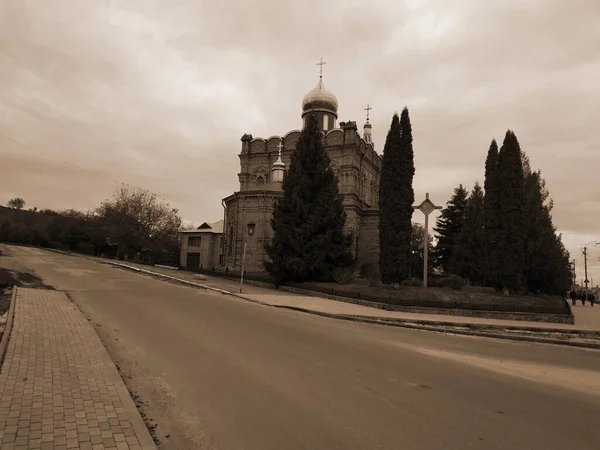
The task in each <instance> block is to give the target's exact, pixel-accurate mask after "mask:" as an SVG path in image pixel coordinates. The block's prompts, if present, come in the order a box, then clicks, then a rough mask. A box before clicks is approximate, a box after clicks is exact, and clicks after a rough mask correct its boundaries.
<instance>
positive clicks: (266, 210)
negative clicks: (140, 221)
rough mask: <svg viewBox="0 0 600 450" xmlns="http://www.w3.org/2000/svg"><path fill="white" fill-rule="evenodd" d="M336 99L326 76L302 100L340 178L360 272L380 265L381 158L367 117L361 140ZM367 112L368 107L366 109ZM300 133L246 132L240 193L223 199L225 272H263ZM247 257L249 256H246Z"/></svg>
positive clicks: (304, 110) (222, 258) (298, 131)
mask: <svg viewBox="0 0 600 450" xmlns="http://www.w3.org/2000/svg"><path fill="white" fill-rule="evenodd" d="M337 111H338V101H337V98H336V97H335V96H334V95H333V94H332V93H331V92H329V91H328V90H327V89H325V86H324V85H323V79H322V76H321V77H320V79H319V83H318V84H317V86H316V87H315V88H314V89H312V90H311V91H310V92H308V93H307V94H306V95H305V97H304V99H303V101H302V115H301V118H302V125H304V124H305V123H306V120H307V119H308V117H309V115H310V114H314V115H315V116H316V117H317V120H318V123H319V127H320V129H321V131H322V133H323V142H324V146H325V150H326V152H327V154H328V156H329V159H330V160H331V165H332V168H333V170H334V172H335V174H336V176H337V178H338V183H339V190H340V193H341V194H342V196H343V204H344V209H345V212H346V225H345V228H346V231H347V232H351V233H352V234H353V236H354V242H353V253H354V255H355V258H356V269H357V270H358V269H359V268H360V267H361V266H362V265H363V264H368V263H371V264H373V265H374V266H375V267H378V264H379V210H378V206H379V198H378V196H379V180H380V173H381V162H382V158H381V156H380V155H378V154H377V153H376V151H375V149H374V144H373V142H372V139H371V124H370V123H369V119H368V115H367V122H366V123H365V125H364V127H363V133H362V136H361V134H359V132H358V128H357V126H356V122H352V121H349V122H340V123H339V124H338V123H337V119H338V114H337ZM367 113H368V108H367ZM300 133H301V131H300V130H291V131H288V132H287V133H286V134H284V135H283V136H271V137H269V138H268V139H264V138H262V137H253V136H252V135H251V134H244V135H243V136H242V138H241V141H242V146H241V151H240V153H239V158H240V171H239V173H238V178H239V190H238V191H236V192H234V193H233V194H232V195H230V196H228V197H226V198H225V199H223V200H222V204H223V207H224V212H223V239H222V248H221V251H220V253H221V257H220V262H221V269H222V270H226V269H227V270H228V271H231V272H240V270H241V266H242V261H244V267H245V268H246V271H247V272H264V268H263V262H264V261H265V260H267V259H268V256H267V253H266V251H265V248H264V247H265V244H266V243H268V242H270V240H271V238H272V234H273V231H272V229H271V224H270V221H271V217H272V214H273V209H274V204H275V202H277V201H278V200H279V199H280V198H281V197H282V196H283V190H282V181H283V177H284V176H285V169H286V167H288V166H289V164H290V160H291V155H292V153H293V152H294V150H295V148H296V143H297V142H298V139H299V137H300ZM244 255H245V257H244Z"/></svg>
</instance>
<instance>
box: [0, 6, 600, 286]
mask: <svg viewBox="0 0 600 450" xmlns="http://www.w3.org/2000/svg"><path fill="white" fill-rule="evenodd" d="M43 5H44V7H41V2H40V1H39V0H37V1H36V0H1V1H0V203H5V202H6V201H8V200H9V199H10V198H12V197H15V196H20V197H23V198H24V199H25V200H26V202H27V205H28V207H33V206H36V207H38V208H52V209H67V208H77V209H85V210H87V209H89V208H93V207H95V206H97V205H98V204H99V203H100V202H101V201H102V200H103V199H105V198H107V197H109V196H110V195H111V194H112V192H113V191H114V190H115V188H116V187H117V186H118V184H119V183H121V182H125V183H128V184H131V185H133V186H137V187H141V188H145V189H149V190H151V191H153V192H156V193H157V194H159V195H161V196H162V197H164V198H165V199H167V200H168V201H169V202H170V203H171V204H172V205H173V206H174V207H176V208H178V209H179V211H180V213H181V215H182V217H183V218H184V220H186V221H192V222H194V223H196V224H199V223H202V222H204V221H208V222H212V221H215V220H219V219H220V218H221V217H222V206H221V199H222V198H224V197H226V196H228V195H229V194H231V193H232V192H233V191H234V190H236V189H238V188H239V182H238V179H237V173H238V172H239V158H238V154H239V152H240V149H241V142H240V138H241V136H242V135H243V134H244V133H251V134H252V135H253V136H255V137H257V136H262V137H265V138H266V137H270V136H272V135H280V136H282V135H284V134H285V133H286V132H288V131H290V130H292V129H299V128H300V127H301V118H300V113H301V101H302V98H303V96H304V94H305V93H306V92H308V91H309V90H310V89H312V88H313V87H314V86H315V85H316V84H317V81H318V70H319V68H318V66H317V65H316V63H317V62H319V60H320V58H321V57H322V58H323V59H324V60H325V61H326V62H327V64H326V65H325V66H324V72H323V79H324V83H325V86H326V87H327V88H328V89H329V90H331V91H332V92H333V93H334V94H335V95H336V96H337V98H338V100H339V111H338V112H339V121H348V120H354V121H356V122H357V125H358V126H359V129H362V125H363V123H364V121H365V111H364V108H365V107H366V105H367V104H369V105H370V106H371V107H372V108H373V109H372V110H371V123H372V124H373V140H374V141H375V146H376V150H377V151H378V152H379V153H381V152H382V151H383V145H384V141H385V136H386V134H387V131H388V129H389V125H390V123H391V118H392V115H393V114H394V112H396V111H398V112H399V111H400V110H401V109H402V108H403V107H404V106H407V107H408V108H409V111H410V115H411V121H412V126H413V134H414V142H413V145H414V151H415V166H416V174H415V181H414V189H415V195H416V198H417V199H421V198H424V196H425V193H426V192H429V193H430V196H431V199H432V200H433V201H434V202H435V203H437V204H442V205H443V204H445V202H446V201H447V200H448V198H449V197H450V195H451V194H452V191H453V189H454V187H456V186H457V185H458V184H460V183H463V184H464V185H465V186H467V187H468V188H471V187H472V185H473V183H475V182H476V181H479V182H480V183H483V167H484V161H485V156H486V152H487V150H488V147H489V144H490V141H491V140H492V139H493V138H495V139H497V140H498V141H499V143H501V141H502V139H503V137H504V134H505V132H506V130H507V129H512V130H513V131H514V132H515V133H516V134H517V137H518V138H519V141H520V143H521V147H522V149H523V150H524V151H525V152H526V153H527V155H529V157H530V159H531V164H532V166H533V168H534V169H540V170H541V171H542V176H543V177H544V178H545V180H546V182H547V187H548V189H549V191H550V194H551V196H552V198H553V199H554V205H555V206H554V211H553V218H554V223H555V225H556V226H557V227H558V229H559V230H560V231H561V232H562V233H563V239H564V242H565V244H566V246H567V248H568V249H569V250H570V252H571V256H572V257H573V258H575V259H576V265H577V269H578V270H577V272H578V276H579V277H582V276H583V271H582V269H583V257H582V254H581V253H582V252H581V248H582V247H583V246H584V245H585V244H587V243H588V242H590V241H594V240H598V241H600V222H599V220H600V179H599V178H598V166H599V163H600V146H599V144H598V138H597V136H598V134H597V131H596V130H595V126H596V125H597V124H598V123H599V121H600V75H599V74H600V27H598V22H599V21H600V2H598V1H597V0H570V1H564V0H486V1H481V0H455V1H453V2H447V1H445V0H404V1H402V0H395V1H392V0H369V1H368V2H367V1H364V0H344V1H328V2H324V1H322V0H320V1H314V0H302V1H297V0H286V1H279V0H271V1H264V0H263V1H260V0H256V1H250V0H248V1H244V0H228V1H227V2H214V1H204V0H186V1H184V2H174V1H173V2H167V1H166V0H102V1H101V0H44V2H43ZM415 219H418V220H421V218H420V217H418V216H415ZM589 255H590V257H589V277H590V278H594V284H600V261H599V259H600V245H599V246H598V247H593V246H590V251H589Z"/></svg>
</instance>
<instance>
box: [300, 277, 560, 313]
mask: <svg viewBox="0 0 600 450" xmlns="http://www.w3.org/2000/svg"><path fill="white" fill-rule="evenodd" d="M288 285H289V286H290V287H294V288H298V289H306V290H309V291H314V292H319V293H322V294H326V295H335V296H340V297H348V298H353V299H357V300H366V301H370V302H375V303H383V304H387V305H395V306H405V307H414V308H440V309H462V310H471V311H490V312H493V311H495V312H507V313H538V314H566V315H568V314H569V306H568V305H567V303H566V301H564V302H563V304H559V305H556V306H548V305H536V304H535V303H534V302H533V301H524V302H521V303H516V302H510V300H509V299H506V301H504V300H495V299H493V298H490V299H486V300H484V301H478V302H461V301H444V300H439V299H435V298H431V299H427V298H424V299H414V298H405V297H403V294H402V292H394V291H391V290H390V291H389V294H387V295H382V294H377V293H374V292H372V291H370V290H369V288H368V287H362V286H361V287H360V288H359V289H345V288H344V286H339V287H338V286H335V287H334V286H324V285H320V284H312V283H288Z"/></svg>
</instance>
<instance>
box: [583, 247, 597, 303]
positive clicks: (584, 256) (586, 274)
mask: <svg viewBox="0 0 600 450" xmlns="http://www.w3.org/2000/svg"><path fill="white" fill-rule="evenodd" d="M598 244H600V242H598V241H590V242H588V243H587V244H585V245H584V246H583V267H584V272H585V274H584V276H585V279H584V280H583V283H584V284H585V301H586V302H587V301H588V283H589V282H590V280H588V273H587V256H588V251H587V248H588V247H589V246H590V245H593V246H596V245H598Z"/></svg>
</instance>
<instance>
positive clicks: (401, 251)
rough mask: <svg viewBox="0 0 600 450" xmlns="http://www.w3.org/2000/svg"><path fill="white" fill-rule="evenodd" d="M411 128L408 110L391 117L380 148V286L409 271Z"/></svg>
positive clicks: (411, 202)
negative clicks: (383, 145) (381, 283)
mask: <svg viewBox="0 0 600 450" xmlns="http://www.w3.org/2000/svg"><path fill="white" fill-rule="evenodd" d="M414 174H415V166H414V153H413V148H412V128H411V124H410V118H409V115H408V109H407V108H404V109H403V110H402V115H401V118H398V114H394V117H393V118H392V124H391V126H390V130H389V131H388V135H387V138H386V141H385V147H384V149H383V161H382V168H381V181H380V183H379V221H380V222H379V244H380V256H379V267H380V271H381V281H382V282H383V283H386V284H389V283H400V282H401V281H402V280H405V279H407V278H409V276H410V272H411V262H412V257H411V255H412V253H411V236H412V221H411V219H412V214H413V203H414V200H415V195H414V191H413V187H412V182H413V177H414Z"/></svg>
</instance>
